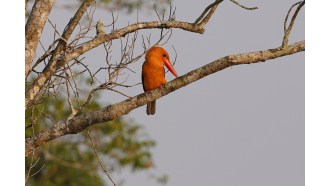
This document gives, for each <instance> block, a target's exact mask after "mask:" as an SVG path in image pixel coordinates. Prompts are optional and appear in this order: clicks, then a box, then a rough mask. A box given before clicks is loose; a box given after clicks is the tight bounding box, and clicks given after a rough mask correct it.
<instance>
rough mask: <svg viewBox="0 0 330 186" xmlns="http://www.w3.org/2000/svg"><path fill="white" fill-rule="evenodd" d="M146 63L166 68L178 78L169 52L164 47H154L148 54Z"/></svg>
mask: <svg viewBox="0 0 330 186" xmlns="http://www.w3.org/2000/svg"><path fill="white" fill-rule="evenodd" d="M146 61H148V62H151V63H153V64H155V65H162V66H164V65H165V66H166V68H167V69H168V70H169V71H170V72H171V73H172V74H173V75H174V76H175V77H178V74H177V73H176V71H175V69H174V67H173V65H172V63H171V61H170V56H169V55H168V52H167V51H166V50H165V49H163V48H162V47H152V48H150V49H149V50H148V52H147V53H146Z"/></svg>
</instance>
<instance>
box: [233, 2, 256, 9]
mask: <svg viewBox="0 0 330 186" xmlns="http://www.w3.org/2000/svg"><path fill="white" fill-rule="evenodd" d="M230 1H231V2H233V3H235V4H236V5H238V6H239V7H241V8H244V9H246V10H256V9H258V7H251V8H249V7H247V6H244V5H242V4H240V3H239V2H237V1H235V0H230Z"/></svg>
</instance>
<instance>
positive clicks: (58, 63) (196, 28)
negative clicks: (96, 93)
mask: <svg viewBox="0 0 330 186" xmlns="http://www.w3.org/2000/svg"><path fill="white" fill-rule="evenodd" d="M222 1H223V0H221V1H216V2H222ZM91 2H92V0H89V1H88V0H86V1H84V3H83V4H82V5H81V7H80V8H79V10H78V11H77V13H76V15H75V16H74V18H72V19H71V21H70V23H69V26H68V27H67V29H66V30H65V31H64V33H63V35H62V38H63V39H65V40H67V39H68V37H69V36H70V35H71V33H72V30H73V28H74V27H75V26H76V24H78V22H79V19H80V16H82V14H83V12H84V11H85V10H86V9H87V5H88V6H89V5H90V4H91ZM215 9H216V6H213V7H211V10H210V11H209V12H208V14H207V15H206V17H205V18H204V19H203V20H202V21H201V23H200V24H199V25H195V24H193V23H187V22H181V21H152V22H140V23H135V24H132V25H129V26H127V27H125V28H122V29H118V30H114V31H113V32H111V33H110V34H104V35H96V36H95V37H94V38H93V39H92V40H90V41H87V42H85V43H83V44H81V45H80V46H79V47H77V48H76V49H74V50H73V51H71V52H69V53H67V54H66V55H65V56H62V58H61V52H62V50H63V49H64V48H65V47H66V45H65V43H63V42H59V43H58V46H57V48H56V49H55V51H54V54H53V55H52V58H51V59H50V62H49V63H48V65H47V66H46V68H45V69H44V70H43V72H42V73H41V74H40V75H39V76H38V77H37V78H36V79H35V80H34V82H33V84H32V85H31V88H30V89H29V90H28V91H27V92H26V94H25V107H26V108H28V107H29V106H31V105H32V104H33V102H34V101H35V98H36V96H37V95H38V94H39V93H40V91H41V90H42V88H43V87H44V85H45V84H46V82H47V81H48V80H49V79H50V78H51V77H52V76H53V75H54V74H55V73H56V72H57V71H58V69H60V68H61V67H63V66H64V65H65V63H68V62H69V61H71V60H73V59H74V58H77V57H79V56H80V55H82V54H84V53H86V52H87V51H89V50H91V49H93V48H95V47H97V46H99V45H101V44H103V43H105V42H109V41H111V40H114V39H118V38H121V37H124V36H125V35H127V34H129V33H133V32H136V31H137V30H141V29H152V28H166V29H168V28H180V29H183V30H187V31H190V32H195V33H200V34H202V33H204V28H203V27H204V26H205V24H206V23H207V22H208V20H209V19H210V17H211V16H212V14H213V12H214V11H215ZM78 18H79V19H78Z"/></svg>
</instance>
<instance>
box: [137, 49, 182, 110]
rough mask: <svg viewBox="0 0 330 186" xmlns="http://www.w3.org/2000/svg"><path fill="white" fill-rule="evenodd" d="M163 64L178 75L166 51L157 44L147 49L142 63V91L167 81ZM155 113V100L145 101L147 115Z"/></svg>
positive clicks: (154, 87)
mask: <svg viewBox="0 0 330 186" xmlns="http://www.w3.org/2000/svg"><path fill="white" fill-rule="evenodd" d="M164 66H166V68H167V69H168V70H169V71H170V72H171V73H172V74H173V75H174V76H175V77H178V74H177V72H176V71H175V69H174V67H173V65H172V64H171V61H170V56H169V54H168V52H167V51H166V50H165V49H164V48H162V47H159V46H154V47H151V48H150V49H149V50H148V51H147V53H146V55H145V61H144V63H143V65H142V85H143V90H144V92H148V91H151V90H154V89H156V88H158V87H161V86H162V85H164V84H165V83H166V82H167V81H166V79H165V68H164ZM155 113H156V100H154V101H151V102H148V103H147V115H154V114H155Z"/></svg>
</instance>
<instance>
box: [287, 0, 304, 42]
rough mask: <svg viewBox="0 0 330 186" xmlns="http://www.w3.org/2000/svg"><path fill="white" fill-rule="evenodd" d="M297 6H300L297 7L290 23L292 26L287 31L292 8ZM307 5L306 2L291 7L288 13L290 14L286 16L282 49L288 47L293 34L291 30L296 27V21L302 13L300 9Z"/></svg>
mask: <svg viewBox="0 0 330 186" xmlns="http://www.w3.org/2000/svg"><path fill="white" fill-rule="evenodd" d="M297 4H299V6H298V7H297V9H296V11H295V13H294V14H293V16H292V18H291V21H290V24H289V27H288V28H287V29H286V22H287V19H288V17H289V14H290V12H291V10H292V8H293V7H294V6H296V5H297ZM304 5H305V0H304V1H302V2H298V3H295V4H294V5H292V6H291V8H290V9H289V11H288V14H287V15H286V18H285V21H284V36H283V42H282V47H285V46H286V45H288V42H289V36H290V33H291V30H292V28H293V25H294V21H295V20H296V18H297V16H298V13H299V11H300V9H301V8H302V7H303V6H304Z"/></svg>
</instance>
